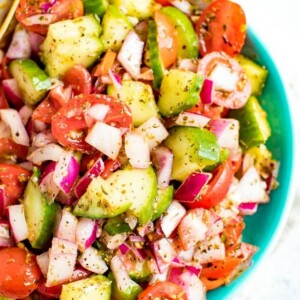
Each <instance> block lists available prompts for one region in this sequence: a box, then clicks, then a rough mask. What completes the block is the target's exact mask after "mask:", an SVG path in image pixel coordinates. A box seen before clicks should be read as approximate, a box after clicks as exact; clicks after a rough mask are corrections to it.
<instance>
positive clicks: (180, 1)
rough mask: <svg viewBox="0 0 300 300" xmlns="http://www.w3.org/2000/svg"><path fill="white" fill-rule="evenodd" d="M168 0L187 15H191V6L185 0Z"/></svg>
mask: <svg viewBox="0 0 300 300" xmlns="http://www.w3.org/2000/svg"><path fill="white" fill-rule="evenodd" d="M169 2H170V3H171V4H172V5H173V6H175V7H176V8H178V9H179V10H181V11H182V12H183V13H185V14H187V15H191V14H192V12H193V7H192V5H191V3H190V2H189V1H187V0H169Z"/></svg>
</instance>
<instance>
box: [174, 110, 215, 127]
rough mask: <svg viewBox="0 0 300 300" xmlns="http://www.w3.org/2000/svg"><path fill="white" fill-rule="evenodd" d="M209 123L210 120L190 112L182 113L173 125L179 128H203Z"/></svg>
mask: <svg viewBox="0 0 300 300" xmlns="http://www.w3.org/2000/svg"><path fill="white" fill-rule="evenodd" d="M209 121H210V118H208V117H206V116H203V115H199V114H195V113H190V112H182V113H180V114H179V116H178V117H177V119H176V120H175V123H176V124H177V125H180V126H192V127H200V128H203V127H205V126H206V125H207V124H208V122H209Z"/></svg>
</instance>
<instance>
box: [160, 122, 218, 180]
mask: <svg viewBox="0 0 300 300" xmlns="http://www.w3.org/2000/svg"><path fill="white" fill-rule="evenodd" d="M164 144H165V146H166V147H168V148H169V149H170V150H171V151H172V152H173V155H174V161H173V168H172V179H175V180H178V181H184V180H185V179H186V178H187V177H188V176H189V175H190V174H192V173H193V172H196V171H199V170H203V169H204V168H205V167H207V166H210V165H214V164H216V163H218V162H219V160H220V147H219V146H218V143H217V138H216V136H215V135H214V134H213V133H211V132H210V131H208V130H207V129H204V128H196V127H185V126H177V127H173V128H171V129H170V131H169V136H168V137H167V139H166V140H165V141H164Z"/></svg>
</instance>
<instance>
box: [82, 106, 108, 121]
mask: <svg viewBox="0 0 300 300" xmlns="http://www.w3.org/2000/svg"><path fill="white" fill-rule="evenodd" d="M109 109H110V108H109V106H108V105H105V104H100V103H98V104H94V105H92V106H91V107H90V108H88V109H87V111H86V112H85V114H84V116H85V120H86V121H87V120H88V119H90V118H92V119H93V120H94V121H103V120H104V118H105V116H106V115H107V113H108V111H109Z"/></svg>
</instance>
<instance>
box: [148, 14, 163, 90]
mask: <svg viewBox="0 0 300 300" xmlns="http://www.w3.org/2000/svg"><path fill="white" fill-rule="evenodd" d="M148 47H149V62H150V66H151V69H152V71H153V75H154V81H153V85H154V88H156V89H159V87H160V84H161V81H162V79H163V77H164V74H165V68H164V65H163V63H162V60H161V58H160V54H159V48H158V42H157V26H156V23H155V21H153V20H150V21H149V23H148Z"/></svg>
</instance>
